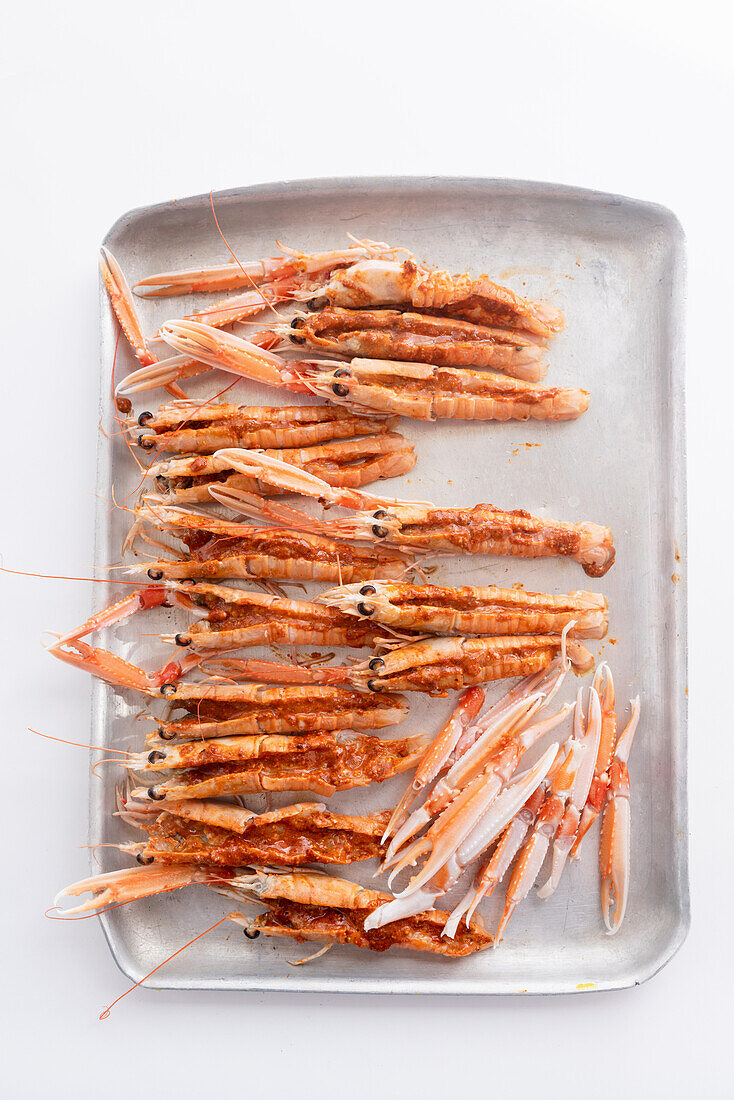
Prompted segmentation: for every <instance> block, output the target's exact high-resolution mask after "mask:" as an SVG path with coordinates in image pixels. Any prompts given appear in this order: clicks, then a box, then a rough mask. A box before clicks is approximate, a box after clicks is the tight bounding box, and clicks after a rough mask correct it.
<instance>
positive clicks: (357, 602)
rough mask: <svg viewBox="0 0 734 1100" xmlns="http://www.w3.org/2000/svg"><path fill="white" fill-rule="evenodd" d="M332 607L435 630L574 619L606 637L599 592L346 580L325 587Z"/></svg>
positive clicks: (508, 629)
mask: <svg viewBox="0 0 734 1100" xmlns="http://www.w3.org/2000/svg"><path fill="white" fill-rule="evenodd" d="M318 599H319V601H320V602H322V603H325V604H326V605H327V606H329V607H336V608H339V610H340V611H343V612H346V613H347V614H350V615H355V616H359V617H361V618H363V619H365V618H367V617H369V618H370V619H371V620H372V621H376V622H379V623H384V624H385V625H387V626H391V627H398V628H408V629H411V630H419V631H425V632H429V633H432V634H465V633H466V634H555V633H560V631H561V630H563V628H564V627H565V626H566V625H567V624H568V623H572V626H571V630H570V632H571V633H572V634H574V635H575V636H576V637H580V638H603V637H604V635H605V634H606V630H607V624H608V619H607V616H608V604H607V601H606V598H605V597H604V596H602V595H600V594H598V593H596V592H571V593H569V594H568V595H566V596H550V595H546V594H544V593H542V592H528V591H526V590H525V589H516V588H497V587H494V586H493V587H485V588H474V587H469V586H468V585H467V586H463V587H460V588H439V587H437V586H435V585H416V584H390V583H388V582H385V581H376V582H375V583H374V584H371V585H359V584H352V585H343V586H342V587H340V588H333V589H331V590H330V591H327V592H322V593H321V594H320V595H319V597H318Z"/></svg>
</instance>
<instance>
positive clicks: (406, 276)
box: [314, 259, 563, 339]
mask: <svg viewBox="0 0 734 1100" xmlns="http://www.w3.org/2000/svg"><path fill="white" fill-rule="evenodd" d="M323 298H325V299H326V300H327V301H328V302H329V303H330V304H331V305H334V306H341V307H344V308H347V309H363V308H365V307H369V306H376V305H396V306H405V305H409V306H413V307H414V308H416V309H419V310H436V311H437V312H441V313H442V314H444V315H448V316H453V317H460V318H463V319H464V320H467V321H472V322H474V323H476V324H481V325H490V326H498V327H502V328H508V329H519V330H521V331H523V330H524V331H526V332H529V333H532V334H533V335H535V336H539V337H542V338H543V339H547V338H548V337H551V336H554V335H555V334H556V333H558V332H560V331H561V329H562V328H563V316H562V314H561V313H560V312H559V311H558V310H557V309H554V308H553V307H552V306H550V305H548V304H547V303H545V302H542V303H541V302H532V301H529V300H528V299H526V298H521V297H520V296H519V295H518V294H515V293H514V292H513V291H512V290H510V289H509V288H508V287H503V286H499V285H498V284H497V283H493V282H492V281H491V279H489V278H488V277H487V276H486V275H480V276H479V278H476V279H473V278H472V277H471V276H470V275H450V274H449V273H448V272H447V271H437V270H431V269H428V268H425V267H420V266H419V265H418V264H417V263H416V262H415V261H414V260H413V259H408V260H405V261H404V262H403V263H400V262H398V261H396V260H385V259H369V260H362V261H359V262H358V263H355V264H353V265H352V266H351V267H348V268H346V269H344V270H342V271H337V272H336V273H335V274H334V276H333V277H332V279H331V281H330V282H329V283H327V285H326V286H325V287H324V289H323ZM314 304H315V305H318V304H320V302H319V301H317V302H316V303H314Z"/></svg>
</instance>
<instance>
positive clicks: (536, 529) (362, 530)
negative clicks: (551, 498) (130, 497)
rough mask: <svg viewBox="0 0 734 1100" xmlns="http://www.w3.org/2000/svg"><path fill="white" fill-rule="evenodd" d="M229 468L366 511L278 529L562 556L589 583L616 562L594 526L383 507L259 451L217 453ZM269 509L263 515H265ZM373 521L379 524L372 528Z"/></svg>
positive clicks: (379, 500)
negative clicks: (573, 561) (574, 562)
mask: <svg viewBox="0 0 734 1100" xmlns="http://www.w3.org/2000/svg"><path fill="white" fill-rule="evenodd" d="M216 456H217V457H221V458H222V459H223V460H226V461H227V462H228V463H230V464H231V465H232V466H233V467H234V468H235V469H237V470H238V471H240V472H241V473H244V474H247V475H248V476H250V477H253V476H254V477H258V478H262V479H263V480H265V481H267V482H269V483H271V484H272V485H274V486H276V487H277V488H280V489H283V490H285V491H289V492H294V493H300V494H302V495H304V496H309V497H315V498H316V499H318V500H320V501H322V502H326V503H329V504H338V505H340V506H341V507H344V508H362V509H365V508H368V507H374V506H375V505H377V506H378V507H377V510H376V511H375V512H371V513H370V512H367V511H361V512H359V511H358V512H353V513H352V515H351V516H350V517H349V518H348V519H344V520H335V521H331V522H330V523H324V521H319V520H317V519H314V518H313V517H311V516H307V515H304V514H303V513H301V514H298V513H294V512H293V510H291V512H290V513H289V514H288V515H287V516H286V515H285V514H284V519H283V520H282V522H290V525H291V526H292V525H293V524H294V523H295V525H296V526H298V527H303V528H304V529H307V530H308V529H311V530H318V531H322V530H323V531H327V530H328V531H330V532H332V533H336V532H340V533H341V534H343V535H344V536H345V537H347V538H349V537H351V538H354V539H364V538H370V537H372V538H374V539H375V540H377V541H385V542H388V543H392V544H394V545H397V546H405V547H409V548H411V549H420V550H446V551H448V552H450V553H457V552H459V553H463V554H505V555H515V556H519V557H526V558H539V557H556V556H568V557H573V558H575V559H576V560H577V561H578V562H580V563H581V565H582V566H583V568H584V571H585V572H586V573H587V574H589V576H602V575H603V574H604V573H606V571H607V570H608V569H609V568H610V567H611V565H612V563H613V561H614V553H615V552H614V543H613V540H612V532H611V531H610V530H609V528H608V527H601V526H600V525H599V524H596V523H588V522H582V523H563V522H559V521H558V520H547V519H540V518H538V517H536V516H531V515H530V514H529V513H528V512H524V511H520V510H517V511H512V512H508V511H503V510H501V509H499V508H495V507H494V506H493V505H491V504H476V505H475V506H474V507H473V508H437V507H436V506H435V505H433V504H429V503H426V502H425V501H412V502H411V501H401V500H389V499H388V498H385V497H376V496H370V495H368V494H366V493H360V492H356V491H349V490H340V489H336V488H334V487H333V486H330V485H328V484H327V483H326V482H325V481H323V480H322V479H321V478H318V477H315V476H314V475H313V474H310V473H307V472H306V471H305V470H299V469H298V468H297V467H295V466H291V465H289V464H288V463H286V462H281V461H278V460H276V459H273V458H268V457H265V456H263V454H262V453H261V452H259V451H246V450H236V449H232V450H222V451H217V452H216ZM210 491H211V493H212V495H213V496H214V497H215V499H216V500H219V501H220V502H222V503H227V504H229V506H230V507H233V508H237V507H239V506H238V504H237V500H238V498H241V499H242V501H243V504H244V509H242V508H240V510H245V511H246V512H247V514H253V507H254V508H255V512H254V514H260V513H262V514H265V515H271V516H275V515H276V513H275V512H274V511H273V507H272V505H268V506H260V507H258V505H257V502H254V501H253V500H252V499H251V498H250V497H249V496H248V495H247V494H242V493H240V492H239V491H238V490H229V491H228V490H224V491H222V490H217V489H216V488H214V489H211V490H210ZM268 509H269V511H268ZM375 521H378V522H375Z"/></svg>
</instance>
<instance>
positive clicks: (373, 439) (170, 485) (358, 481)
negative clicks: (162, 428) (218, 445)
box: [146, 432, 415, 503]
mask: <svg viewBox="0 0 734 1100" xmlns="http://www.w3.org/2000/svg"><path fill="white" fill-rule="evenodd" d="M262 453H263V455H265V456H266V457H268V458H273V459H275V460H276V461H279V462H286V463H288V464H289V465H292V466H296V467H297V468H299V469H302V470H305V471H306V472H307V473H311V474H314V475H315V476H317V477H319V478H322V479H323V480H324V481H326V482H327V483H328V484H329V485H332V486H334V487H339V488H344V489H352V488H355V489H356V488H359V487H361V486H362V485H366V484H368V483H369V482H370V481H376V480H378V479H381V478H387V477H399V476H400V475H401V474H404V473H407V471H408V470H411V469H412V468H413V466H414V465H415V451H414V449H413V447H412V446H411V445H410V444H409V443H407V441H406V440H405V439H404V438H403V436H401V435H398V434H397V433H396V432H388V433H385V434H384V435H376V436H364V437H362V438H360V439H350V440H346V441H343V442H338V443H327V444H322V445H320V446H316V447H303V448H298V449H296V448H291V449H288V450H270V449H269V450H265V451H263V452H262ZM224 454H226V451H217V453H216V455H191V456H187V457H182V458H175V459H169V460H168V461H163V462H156V463H155V464H154V465H153V466H151V467H150V468H149V469H148V471H147V475H146V476H147V477H148V478H150V479H153V480H155V484H156V488H157V490H158V491H159V492H160V493H162V494H163V495H165V496H168V497H170V498H171V499H173V500H176V501H178V502H180V503H208V502H209V501H210V500H211V497H210V494H209V488H210V486H213V487H215V488H220V487H221V486H225V487H226V488H228V489H230V488H231V489H240V490H244V491H245V492H248V493H251V494H261V493H262V494H264V495H266V496H267V495H269V494H274V495H279V494H280V493H282V492H284V490H282V489H280V488H277V487H275V488H274V487H273V486H272V485H271V484H270V483H269V482H267V481H263V480H262V479H260V478H258V477H256V476H255V477H253V476H248V475H246V474H242V473H239V472H237V471H236V470H235V469H234V468H233V467H232V465H231V464H230V463H229V462H228V461H227V460H226V458H224V457H223V455H224Z"/></svg>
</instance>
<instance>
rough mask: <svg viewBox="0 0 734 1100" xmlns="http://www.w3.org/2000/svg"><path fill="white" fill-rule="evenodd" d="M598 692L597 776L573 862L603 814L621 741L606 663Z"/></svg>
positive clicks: (599, 672)
mask: <svg viewBox="0 0 734 1100" xmlns="http://www.w3.org/2000/svg"><path fill="white" fill-rule="evenodd" d="M593 686H594V690H595V691H596V692H597V693H598V695H599V699H600V704H601V736H600V738H599V748H598V749H597V754H596V761H595V764H594V775H593V778H592V780H591V787H590V789H589V793H588V796H587V799H586V805H585V806H584V808H583V810H582V813H581V820H580V822H579V827H578V831H577V833H576V839H575V840H574V842H573V846H572V848H571V852H570V858H571V859H578V858H579V848H580V846H581V841H582V840H583V839H584V837H585V835H586V833H587V832H588V830H589V829H590V828H591V826H592V825H593V823H594V822H595V821H596V819H597V817H598V816H599V814H600V813H601V811H602V807H603V806H604V796H605V795H606V793H607V790H608V788H609V766H610V764H611V762H612V754H613V753H614V742H615V740H616V737H617V715H616V712H615V709H614V679H613V677H612V670H611V669H610V667H609V665H608V664H606V662H602V663H601V664H600V665H599V667H598V668H597V670H596V674H595V676H594V685H593Z"/></svg>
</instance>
